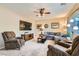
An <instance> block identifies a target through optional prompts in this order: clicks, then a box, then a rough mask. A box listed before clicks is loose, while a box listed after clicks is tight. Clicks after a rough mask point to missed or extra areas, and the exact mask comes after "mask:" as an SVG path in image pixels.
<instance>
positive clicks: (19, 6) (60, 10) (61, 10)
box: [0, 3, 74, 18]
mask: <svg viewBox="0 0 79 59" xmlns="http://www.w3.org/2000/svg"><path fill="white" fill-rule="evenodd" d="M0 6H4V7H6V8H9V9H10V10H12V11H13V12H16V13H17V14H19V15H21V16H24V17H31V18H38V17H37V16H36V13H34V11H35V10H36V9H40V8H46V9H47V11H50V12H51V14H50V15H45V16H44V18H53V17H64V16H65V15H66V14H67V13H68V12H69V11H70V9H71V8H72V7H73V6H74V4H72V3H66V5H61V4H60V3H6V4H5V3H4V4H0Z"/></svg>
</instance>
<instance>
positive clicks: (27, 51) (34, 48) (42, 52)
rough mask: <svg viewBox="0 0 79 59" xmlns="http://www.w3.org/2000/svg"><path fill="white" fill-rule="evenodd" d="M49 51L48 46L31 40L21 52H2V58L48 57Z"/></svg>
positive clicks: (0, 52) (0, 51)
mask: <svg viewBox="0 0 79 59" xmlns="http://www.w3.org/2000/svg"><path fill="white" fill-rule="evenodd" d="M47 50H48V49H47V45H46V44H44V43H37V42H36V41H34V40H29V41H26V42H25V44H24V45H23V46H22V47H21V49H20V50H0V56H46V55H47Z"/></svg>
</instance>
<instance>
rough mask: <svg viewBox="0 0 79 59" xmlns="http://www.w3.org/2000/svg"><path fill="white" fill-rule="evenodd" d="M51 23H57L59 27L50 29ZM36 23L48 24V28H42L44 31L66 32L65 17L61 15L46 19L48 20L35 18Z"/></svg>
mask: <svg viewBox="0 0 79 59" xmlns="http://www.w3.org/2000/svg"><path fill="white" fill-rule="evenodd" d="M51 23H59V28H57V29H52V28H51ZM37 24H42V26H44V24H48V28H47V29H46V28H44V29H43V31H44V32H61V33H67V28H66V26H67V18H65V17H61V18H54V19H48V20H36V25H37Z"/></svg>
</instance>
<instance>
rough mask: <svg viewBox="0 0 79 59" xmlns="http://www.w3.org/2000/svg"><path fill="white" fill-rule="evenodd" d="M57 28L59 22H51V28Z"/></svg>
mask: <svg viewBox="0 0 79 59" xmlns="http://www.w3.org/2000/svg"><path fill="white" fill-rule="evenodd" d="M58 28H59V23H57V22H56V23H51V29H58Z"/></svg>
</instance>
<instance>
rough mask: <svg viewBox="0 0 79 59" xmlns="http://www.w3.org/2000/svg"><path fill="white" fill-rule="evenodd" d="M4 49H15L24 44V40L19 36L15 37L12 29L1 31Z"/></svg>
mask: <svg viewBox="0 0 79 59" xmlns="http://www.w3.org/2000/svg"><path fill="white" fill-rule="evenodd" d="M2 36H3V39H4V43H5V49H16V48H19V49H20V47H21V46H22V45H23V44H24V42H25V41H24V40H23V39H22V38H21V37H17V38H16V35H15V33H14V32H13V31H6V32H3V33H2Z"/></svg>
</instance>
